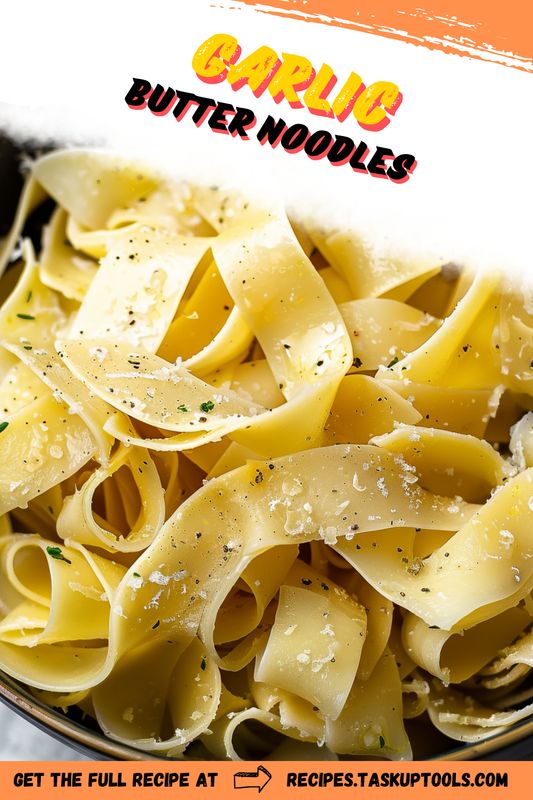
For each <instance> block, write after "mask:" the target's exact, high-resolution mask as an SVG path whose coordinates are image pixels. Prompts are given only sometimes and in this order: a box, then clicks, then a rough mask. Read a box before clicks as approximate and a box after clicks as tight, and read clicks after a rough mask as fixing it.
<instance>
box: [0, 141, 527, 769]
mask: <svg viewBox="0 0 533 800" xmlns="http://www.w3.org/2000/svg"><path fill="white" fill-rule="evenodd" d="M47 198H48V199H50V198H51V199H52V200H53V201H54V202H55V206H54V209H53V211H52V212H51V216H50V218H49V220H48V222H47V224H46V226H45V227H44V229H43V232H42V241H41V242H40V244H39V246H35V245H33V244H32V242H31V241H30V240H29V239H26V238H24V237H22V238H21V233H22V232H23V230H24V226H25V223H26V220H27V219H28V217H29V216H30V215H31V214H32V213H33V211H34V210H35V209H36V208H37V207H38V206H39V205H40V204H41V203H42V202H43V201H44V200H46V199H47ZM17 247H18V248H20V252H19V257H18V259H17V257H16V254H15V256H13V252H14V250H15V249H16V248H17ZM2 253H3V255H2V266H3V267H5V266H6V265H8V266H9V268H8V269H6V271H5V273H4V276H3V278H2V280H1V283H0V292H1V299H2V305H1V309H0V344H1V349H0V359H1V365H2V371H1V384H0V394H1V402H0V514H1V515H2V516H1V517H0V557H1V560H0V569H1V577H0V606H1V612H2V619H1V622H0V668H1V669H2V670H4V671H5V672H6V673H8V674H9V675H11V676H13V677H14V678H16V679H17V680H19V681H22V682H23V683H25V684H27V685H28V686H30V687H32V691H33V692H34V693H35V695H36V696H37V697H38V698H40V699H41V700H42V701H44V702H45V703H47V704H50V705H52V706H55V707H59V708H63V709H65V710H66V709H67V708H68V707H70V706H78V707H79V708H81V710H82V711H83V712H84V713H85V714H86V715H87V716H88V717H91V718H93V719H94V720H96V721H97V723H98V725H99V726H100V728H101V729H102V731H104V733H105V734H106V735H107V736H109V737H111V738H112V739H115V740H118V741H120V742H123V743H127V744H129V745H131V746H134V747H137V748H140V749H141V750H143V751H144V752H146V753H154V754H157V753H166V754H169V755H170V756H174V757H189V756H194V757H213V758H231V759H238V758H247V757H255V756H256V755H257V754H260V755H261V757H267V758H268V757H269V756H271V757H274V758H279V757H282V756H283V754H285V755H286V754H290V755H292V756H293V757H296V758H300V757H319V753H320V752H322V753H324V752H326V753H329V754H330V757H334V755H333V754H338V755H341V756H360V757H361V756H362V757H384V758H389V759H406V758H410V757H411V754H412V749H411V744H412V743H413V742H414V743H415V748H416V741H417V738H418V739H420V731H424V730H425V731H428V730H429V729H430V728H431V729H433V730H436V731H438V732H440V734H444V735H445V736H447V737H451V738H452V739H456V740H459V741H463V742H477V741H480V740H482V739H485V738H487V737H489V736H492V735H494V734H495V733H497V732H500V731H502V730H504V729H506V728H507V727H509V726H511V725H513V724H514V723H515V722H517V721H520V720H523V719H526V718H528V717H530V716H531V715H532V714H533V692H532V691H531V690H530V689H529V688H528V686H529V684H528V682H527V679H528V676H529V673H530V671H531V668H532V667H533V630H532V623H533V602H532V598H531V592H532V591H533V558H532V556H533V469H532V468H533V415H532V413H531V412H530V409H533V292H532V290H531V286H529V285H527V284H524V285H523V286H518V285H517V286H514V285H511V284H510V282H509V279H508V278H505V279H504V277H502V275H500V274H495V273H488V272H486V273H480V274H473V273H471V272H469V271H468V270H465V269H460V268H459V267H457V265H455V264H453V263H448V264H445V263H442V264H436V263H434V262H428V261H424V259H422V258H420V259H418V260H417V259H414V258H412V257H409V258H407V257H402V256H396V255H394V256H391V255H390V254H388V253H382V252H380V251H379V248H378V247H377V246H376V245H372V246H371V245H370V244H368V243H367V242H365V240H364V239H363V238H362V237H361V236H360V235H359V234H357V233H356V232H355V231H350V230H325V229H322V228H321V227H320V226H318V225H316V224H311V223H306V224H304V223H302V221H301V220H300V219H298V218H297V217H295V216H294V215H289V218H288V217H287V216H286V215H285V213H284V212H282V211H281V210H278V209H275V210H271V209H270V210H264V209H261V208H258V207H254V203H250V202H248V201H247V200H246V199H245V198H244V197H243V196H242V195H241V194H240V193H239V192H237V191H233V190H229V191H228V190H226V189H225V188H223V187H216V186H212V187H199V186H190V185H186V184H184V183H180V182H177V181H175V180H172V179H170V178H168V177H162V176H160V175H158V174H156V173H155V172H153V171H151V170H150V169H147V168H146V167H144V166H142V167H141V166H139V165H138V164H132V163H127V162H125V161H123V160H119V159H118V158H117V157H116V156H114V155H112V154H109V153H103V152H97V151H85V150H84V151H81V150H70V151H58V152H55V153H52V154H50V155H47V156H45V157H43V158H41V159H39V160H38V161H36V162H35V163H34V165H33V167H32V170H31V173H30V175H29V176H28V180H27V183H26V186H25V189H24V192H23V194H22V197H21V200H20V204H19V209H18V212H17V216H16V218H15V221H14V223H13V227H12V230H11V232H10V234H9V236H8V237H7V239H6V241H5V242H4V245H3V251H2ZM8 262H10V263H9V264H8ZM417 732H418V733H417ZM442 741H445V740H442ZM318 747H323V748H325V749H323V750H322V751H319V750H318V749H317V748H318ZM416 752H417V751H416V749H415V753H416Z"/></svg>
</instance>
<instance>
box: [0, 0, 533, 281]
mask: <svg viewBox="0 0 533 800" xmlns="http://www.w3.org/2000/svg"><path fill="white" fill-rule="evenodd" d="M231 5H232V4H231V3H230V2H218V3H217V4H216V7H214V6H212V5H210V4H209V3H208V2H207V0H194V2H191V1H190V0H189V1H187V0H151V2H150V3H146V2H141V1H140V0H130V1H129V2H120V1H119V2H114V3H112V2H109V0H92V2H91V3H90V4H89V3H87V4H81V3H68V2H64V0H48V2H46V3H44V2H40V1H39V0H35V1H32V2H30V1H29V0H19V2H18V3H17V4H14V3H12V4H9V7H8V8H7V9H4V13H3V26H2V27H3V34H4V35H3V36H2V48H1V49H0V102H2V103H3V105H2V106H1V107H0V125H2V126H3V127H8V129H9V130H10V131H11V132H12V133H15V134H21V133H28V132H30V133H33V134H37V135H39V136H43V135H45V136H46V135H47V134H50V135H54V136H56V137H60V138H61V139H63V140H67V141H73V140H76V141H92V142H99V143H104V144H106V145H111V146H113V147H118V148H119V149H120V150H122V151H126V150H135V151H137V152H142V153H144V154H148V155H149V156H151V157H152V158H154V159H157V160H158V161H160V162H162V163H164V164H165V165H166V167H167V168H168V169H169V170H172V171H174V172H176V173H179V174H185V175H188V176H199V177H200V178H202V177H203V178H204V179H206V180H207V181H209V182H210V183H211V182H213V181H215V180H216V181H218V182H220V181H221V180H224V179H226V180H227V181H229V182H232V183H237V182H242V183H243V184H244V185H245V186H246V185H248V186H249V185H250V184H252V188H254V189H256V190H257V191H260V193H261V194H265V193H267V194H268V193H273V194H275V193H279V194H280V195H281V196H282V198H283V200H284V201H285V202H286V203H290V204H292V205H297V206H299V207H301V209H302V210H304V211H310V212H313V213H315V214H316V215H318V216H320V217H321V218H322V219H324V220H325V221H326V222H331V223H332V224H335V222H340V223H341V224H345V223H346V222H349V221H351V222H352V223H354V224H356V225H357V226H358V227H359V228H360V229H361V230H362V231H364V232H366V233H367V234H368V235H369V236H370V237H372V238H375V239H376V240H377V241H379V242H381V243H383V245H384V246H385V247H387V246H391V247H393V248H397V247H400V246H405V247H407V248H409V249H414V250H416V251H420V250H426V249H428V248H429V249H430V250H431V251H432V252H434V253H435V254H436V255H438V256H442V257H445V258H449V259H452V258H455V259H468V260H470V261H473V262H476V263H489V264H494V265H495V266H496V265H503V266H507V267H509V268H514V269H518V270H520V271H521V272H523V271H524V270H532V272H533V269H532V267H531V263H532V258H531V245H530V228H531V220H530V217H531V184H532V178H533V164H532V162H531V158H530V156H529V149H530V145H529V142H530V139H531V134H532V133H533V103H531V98H532V96H533V76H531V75H530V74H527V73H523V72H520V71H518V70H515V69H511V68H508V67H503V66H499V65H493V64H488V63H483V62H480V61H474V60H469V59H467V58H464V57H460V56H453V55H445V54H442V53H438V52H432V51H429V50H426V49H424V48H423V47H416V46H414V45H410V44H404V43H402V42H397V41H392V40H388V39H381V38H379V37H376V36H373V35H369V34H364V33H358V32H354V31H349V30H343V29H339V28H335V27H334V26H331V25H317V24H310V23H305V22H300V21H295V20H289V19H282V18H279V17H274V16H270V15H265V14H261V13H258V12H256V11H253V10H251V9H249V8H239V9H231ZM6 13H7V21H6ZM220 31H227V32H230V33H232V34H234V35H235V36H237V38H238V39H239V41H240V43H241V45H242V49H243V55H242V57H244V56H245V55H247V54H249V53H250V52H251V51H252V50H253V49H255V48H256V47H258V46H259V45H261V44H268V45H270V46H271V47H273V48H274V49H275V50H276V51H278V52H281V51H286V52H296V53H301V54H302V55H306V56H307V57H308V58H310V60H311V61H312V62H313V64H314V65H315V68H316V69H317V70H318V68H319V67H320V65H321V64H322V63H323V61H326V62H328V63H329V64H330V65H331V66H332V67H333V68H334V70H335V72H336V74H337V76H338V78H339V85H341V84H342V82H343V81H344V78H345V77H346V76H347V74H348V73H349V71H350V70H352V69H353V70H354V71H356V72H358V73H359V74H360V75H361V76H362V78H363V80H364V81H365V83H366V84H367V85H368V84H370V83H371V82H373V81H375V80H392V81H394V82H396V83H398V85H399V86H400V88H401V90H402V92H403V95H404V100H403V104H402V106H401V107H400V109H399V110H398V112H397V114H396V117H395V118H394V119H393V120H392V122H391V123H390V125H389V126H388V127H386V128H385V129H384V130H383V131H382V132H380V133H368V132H365V131H363V130H362V129H361V128H359V126H358V125H357V124H356V122H355V120H353V118H351V117H350V118H349V119H348V120H346V121H345V122H343V123H338V122H336V121H334V122H331V121H330V120H326V119H324V118H321V117H316V116H314V115H312V114H310V113H309V112H308V111H307V110H305V109H302V110H292V109H291V108H290V107H289V106H288V104H286V103H284V102H283V103H281V104H280V105H279V106H277V105H276V104H274V102H273V101H272V99H271V97H270V95H268V93H265V94H264V95H263V97H262V98H260V99H256V98H255V97H254V96H253V95H252V93H251V91H250V90H249V88H248V87H243V88H242V89H240V90H239V91H238V92H233V90H232V89H231V87H230V86H229V85H228V84H226V83H222V84H216V85H214V86H212V85H208V84H204V83H202V82H201V81H200V80H199V79H198V78H197V77H196V75H195V74H194V72H193V70H192V67H191V59H192V55H193V53H194V51H195V49H196V47H197V46H198V45H199V44H200V43H201V42H202V41H203V40H204V39H206V38H207V37H208V36H209V35H211V34H212V33H214V32H220ZM132 76H136V77H145V78H147V79H148V80H150V81H151V82H152V84H153V85H155V83H157V82H160V83H163V84H168V85H171V86H174V87H176V88H183V89H185V90H190V91H193V92H196V93H197V94H205V95H207V96H212V97H214V98H215V99H220V100H226V101H228V102H233V103H238V104H239V105H244V106H247V107H250V108H252V109H253V110H254V111H255V113H256V116H257V117H258V118H259V119H260V120H262V119H263V118H264V117H266V116H267V114H269V113H273V114H279V115H280V116H283V117H284V118H285V119H286V120H287V121H292V122H297V121H298V122H304V123H305V124H307V125H308V126H309V127H310V128H311V130H315V129H316V130H318V129H320V128H324V127H326V128H329V129H331V130H332V131H335V132H338V133H342V134H345V135H348V136H352V138H354V139H355V140H358V139H360V138H364V140H365V141H367V143H368V144H369V145H370V146H371V147H372V146H374V145H375V144H382V145H384V146H389V147H390V148H391V149H392V150H394V152H395V153H400V152H410V153H414V154H415V155H416V157H417V159H418V166H417V168H416V171H415V173H414V174H413V176H412V178H411V179H410V180H409V181H408V182H406V183H404V184H399V185H395V184H393V183H391V182H390V181H384V180H379V179H375V178H372V177H371V176H369V175H365V174H363V175H360V174H355V173H353V172H352V171H351V169H350V168H349V167H348V166H344V167H340V168H333V167H331V166H330V165H329V163H328V162H327V161H319V162H312V161H309V159H308V158H307V156H306V155H305V154H304V153H303V152H302V153H300V154H298V155H292V156H289V155H288V154H286V153H285V152H284V151H282V149H281V148H278V149H277V150H276V151H272V150H270V149H269V148H268V146H266V147H260V146H259V143H258V142H257V141H256V140H255V139H254V138H253V135H252V136H251V137H250V141H248V142H243V141H241V140H240V139H233V138H232V137H229V136H220V135H215V134H214V133H212V131H211V130H210V129H209V128H208V127H207V125H205V126H204V127H202V128H200V129H197V128H196V127H195V126H194V124H193V123H192V122H191V121H190V120H187V119H185V120H183V121H182V122H181V123H176V121H175V120H174V118H173V117H172V115H171V114H170V115H168V116H166V117H161V118H158V117H154V116H152V114H151V113H150V112H149V111H148V110H145V111H142V112H141V111H131V110H130V109H128V108H127V106H126V104H125V103H124V101H123V98H124V95H125V94H126V92H127V90H128V88H129V86H130V83H131V78H132ZM200 147H203V148H205V152H204V153H203V154H202V156H199V148H200Z"/></svg>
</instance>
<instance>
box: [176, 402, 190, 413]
mask: <svg viewBox="0 0 533 800" xmlns="http://www.w3.org/2000/svg"><path fill="white" fill-rule="evenodd" d="M188 410H189V409H188V408H187V406H184V405H183V403H182V404H181V406H178V411H188Z"/></svg>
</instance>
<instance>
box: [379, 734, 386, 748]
mask: <svg viewBox="0 0 533 800" xmlns="http://www.w3.org/2000/svg"><path fill="white" fill-rule="evenodd" d="M379 746H380V747H385V739H384V738H383V736H380V737H379Z"/></svg>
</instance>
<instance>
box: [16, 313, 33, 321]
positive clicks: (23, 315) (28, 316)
mask: <svg viewBox="0 0 533 800" xmlns="http://www.w3.org/2000/svg"><path fill="white" fill-rule="evenodd" d="M17 317H18V318H19V319H30V320H32V319H35V317H32V315H31V314H17Z"/></svg>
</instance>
